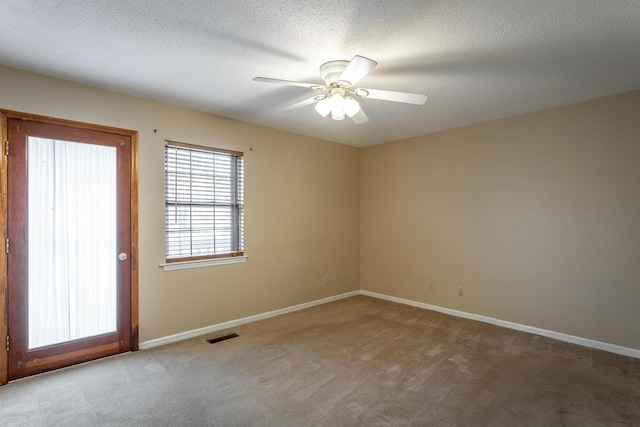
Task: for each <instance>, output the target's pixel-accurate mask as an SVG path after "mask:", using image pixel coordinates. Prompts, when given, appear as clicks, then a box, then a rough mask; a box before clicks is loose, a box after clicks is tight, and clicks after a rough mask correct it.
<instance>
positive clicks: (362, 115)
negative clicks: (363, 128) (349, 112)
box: [351, 110, 369, 125]
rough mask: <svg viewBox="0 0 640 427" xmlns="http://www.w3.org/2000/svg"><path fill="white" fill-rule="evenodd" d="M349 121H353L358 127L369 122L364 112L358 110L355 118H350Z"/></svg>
mask: <svg viewBox="0 0 640 427" xmlns="http://www.w3.org/2000/svg"><path fill="white" fill-rule="evenodd" d="M351 120H353V123H355V124H357V125H359V124H362V123H367V122H368V121H369V117H367V115H366V114H365V113H364V111H362V110H360V111H358V112H357V113H356V115H355V116H353V117H351Z"/></svg>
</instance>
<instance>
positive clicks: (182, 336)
mask: <svg viewBox="0 0 640 427" xmlns="http://www.w3.org/2000/svg"><path fill="white" fill-rule="evenodd" d="M356 295H360V291H352V292H347V293H345V294H340V295H334V296H331V297H327V298H322V299H319V300H315V301H311V302H306V303H304V304H298V305H294V306H291V307H285V308H282V309H280V310H274V311H269V312H267V313H262V314H256V315H254V316H249V317H244V318H242V319H236V320H230V321H228V322H223V323H218V324H216V325H211V326H205V327H204V328H199V329H193V330H191V331H186V332H181V333H179V334H175V335H169V336H166V337H162V338H157V339H154V340H149V341H144V342H141V343H140V346H139V347H140V350H146V349H149V348H153V347H158V346H161V345H165V344H171V343H174V342H178V341H182V340H186V339H188V338H194V337H197V336H199V335H204V334H210V333H212V332H217V331H221V330H223V329H229V328H234V327H236V326H240V325H244V324H245V323H251V322H256V321H258V320H263V319H268V318H270V317H275V316H280V315H281V314H286V313H292V312H294V311H298V310H304V309H305V308H309V307H313V306H316V305H320V304H326V303H328V302H331V301H337V300H340V299H344V298H349V297H353V296H356Z"/></svg>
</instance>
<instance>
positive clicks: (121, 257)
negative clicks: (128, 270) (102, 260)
mask: <svg viewBox="0 0 640 427" xmlns="http://www.w3.org/2000/svg"><path fill="white" fill-rule="evenodd" d="M127 258H128V257H127V254H125V253H124V252H122V253H121V254H119V255H118V259H119V260H120V261H124V260H126V259H127Z"/></svg>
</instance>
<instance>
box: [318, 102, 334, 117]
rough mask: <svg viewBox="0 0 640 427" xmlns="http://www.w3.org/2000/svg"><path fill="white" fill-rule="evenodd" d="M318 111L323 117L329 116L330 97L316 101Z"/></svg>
mask: <svg viewBox="0 0 640 427" xmlns="http://www.w3.org/2000/svg"><path fill="white" fill-rule="evenodd" d="M315 108H316V111H317V112H318V114H320V115H321V116H322V117H327V116H328V115H329V113H330V112H331V104H330V103H329V99H327V98H325V99H322V100H320V101H318V102H317V103H316V107H315Z"/></svg>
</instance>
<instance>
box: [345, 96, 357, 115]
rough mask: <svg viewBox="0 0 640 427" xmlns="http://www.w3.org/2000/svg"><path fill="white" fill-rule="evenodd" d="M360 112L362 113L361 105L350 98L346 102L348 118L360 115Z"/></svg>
mask: <svg viewBox="0 0 640 427" xmlns="http://www.w3.org/2000/svg"><path fill="white" fill-rule="evenodd" d="M358 111H360V104H359V103H358V101H356V100H355V99H353V98H352V97H350V96H349V97H348V98H347V99H345V100H344V113H345V114H346V115H347V116H349V117H353V116H355V115H356V114H358Z"/></svg>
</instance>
